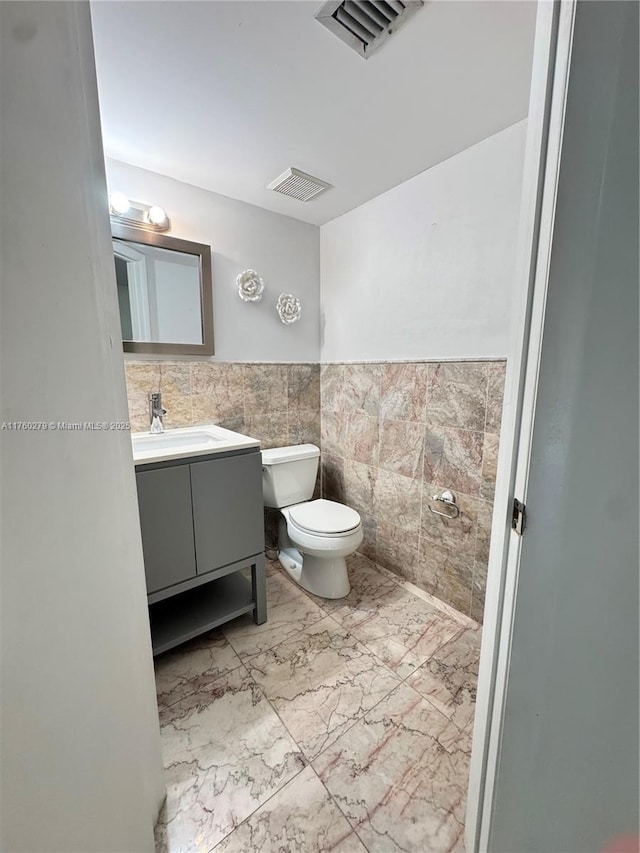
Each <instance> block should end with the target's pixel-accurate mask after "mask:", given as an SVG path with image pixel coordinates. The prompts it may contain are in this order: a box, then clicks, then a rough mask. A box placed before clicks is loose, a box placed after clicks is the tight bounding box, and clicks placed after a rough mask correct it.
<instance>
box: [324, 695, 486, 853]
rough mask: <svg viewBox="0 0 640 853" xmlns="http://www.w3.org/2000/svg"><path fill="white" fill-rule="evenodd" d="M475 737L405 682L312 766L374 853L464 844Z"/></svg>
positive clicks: (422, 851) (435, 852)
mask: <svg viewBox="0 0 640 853" xmlns="http://www.w3.org/2000/svg"><path fill="white" fill-rule="evenodd" d="M469 752H470V737H469V735H468V734H466V733H464V732H460V730H459V729H458V728H457V727H456V726H454V725H453V723H451V722H450V721H449V720H448V719H447V718H446V717H445V716H444V715H443V714H441V713H440V712H439V711H437V710H436V709H435V708H434V707H433V706H432V705H430V704H429V703H428V702H427V701H426V700H425V699H423V698H422V697H421V696H420V695H419V694H418V693H416V691H415V690H413V689H412V688H411V687H408V686H407V685H406V684H401V685H400V686H399V687H398V688H396V690H394V691H393V692H392V693H391V694H390V695H389V696H387V697H386V698H385V699H383V700H382V701H381V702H380V703H379V704H378V705H376V707H375V708H373V709H372V710H371V711H370V712H369V713H367V714H366V715H365V716H364V717H363V718H362V719H361V720H359V721H358V722H357V723H356V724H355V725H354V726H353V727H352V728H351V729H350V730H349V731H348V732H347V733H346V734H345V735H344V736H342V737H341V738H340V739H339V740H338V741H337V742H336V743H334V744H333V745H332V746H330V747H329V748H328V749H327V750H325V751H324V752H323V753H322V754H321V755H320V756H318V757H317V758H316V759H314V761H313V762H312V763H313V767H314V769H315V770H316V771H317V773H318V775H319V776H320V779H321V780H322V781H323V782H324V784H325V786H326V787H327V789H328V790H329V792H330V793H331V795H332V796H333V798H334V800H335V801H336V802H337V803H338V805H339V806H340V810H341V811H342V812H343V814H345V815H346V816H347V818H348V820H349V822H350V823H351V825H352V826H353V827H354V829H355V830H356V832H357V833H358V836H359V837H360V838H361V839H362V841H363V842H364V844H365V846H366V848H367V850H368V851H370V853H394V851H403V853H406V851H415V853H427V851H428V853H440V851H442V853H444V851H448V853H450V851H461V850H463V849H464V848H463V843H464V842H463V830H464V813H465V798H466V788H467V778H468V765H469Z"/></svg>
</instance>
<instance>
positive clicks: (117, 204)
mask: <svg viewBox="0 0 640 853" xmlns="http://www.w3.org/2000/svg"><path fill="white" fill-rule="evenodd" d="M109 205H110V207H111V210H112V211H113V213H118V214H119V215H120V216H123V215H124V214H125V213H126V212H127V211H128V210H129V207H130V205H129V199H128V198H127V197H126V195H125V194H124V193H111V195H110V196H109Z"/></svg>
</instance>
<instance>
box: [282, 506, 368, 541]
mask: <svg viewBox="0 0 640 853" xmlns="http://www.w3.org/2000/svg"><path fill="white" fill-rule="evenodd" d="M288 517H289V521H290V522H291V523H292V524H293V525H294V527H296V528H298V530H301V531H302V532H303V533H308V534H311V535H312V536H313V535H315V536H329V537H331V538H333V537H334V536H347V535H349V534H350V533H352V532H353V531H354V530H356V529H357V528H358V527H359V526H360V516H359V515H358V513H357V512H356V511H355V509H351V508H350V507H348V506H345V505H344V504H340V503H336V502H335V501H328V500H324V499H323V498H320V499H319V500H315V501H305V503H301V504H295V505H294V506H292V507H288Z"/></svg>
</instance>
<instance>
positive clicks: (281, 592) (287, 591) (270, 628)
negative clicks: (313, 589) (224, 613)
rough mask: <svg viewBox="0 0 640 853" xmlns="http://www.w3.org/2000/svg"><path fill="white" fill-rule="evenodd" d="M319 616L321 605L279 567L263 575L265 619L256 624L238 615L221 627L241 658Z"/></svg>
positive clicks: (246, 617) (268, 646) (322, 615)
mask: <svg viewBox="0 0 640 853" xmlns="http://www.w3.org/2000/svg"><path fill="white" fill-rule="evenodd" d="M272 568H273V567H272ZM323 617H324V611H323V610H322V608H321V607H320V606H319V605H318V604H316V603H314V602H313V601H312V600H311V598H310V597H309V596H308V595H305V594H304V592H303V591H302V590H301V589H300V588H299V587H297V586H296V585H295V584H294V583H293V581H291V580H289V578H288V577H286V576H285V574H284V570H283V569H282V568H279V569H278V568H276V569H275V570H271V571H269V573H268V576H267V621H266V622H264V623H263V624H262V625H256V624H255V622H254V621H253V618H252V617H251V616H242V617H240V618H239V619H234V620H233V622H230V623H229V624H228V625H225V626H224V628H223V629H222V630H223V633H224V636H225V638H226V639H227V641H228V642H229V643H230V644H231V647H232V648H233V649H234V650H235V652H236V653H237V654H238V655H239V656H240V657H241V658H242V659H243V660H244V659H245V658H248V657H250V656H251V655H256V654H259V653H260V652H265V651H267V649H270V648H272V647H273V646H275V645H276V644H277V643H281V642H283V641H284V640H288V639H289V638H291V637H296V636H297V635H298V634H299V633H300V631H302V630H303V629H304V628H306V627H307V626H308V625H312V624H313V623H314V622H318V621H319V620H320V619H322V618H323Z"/></svg>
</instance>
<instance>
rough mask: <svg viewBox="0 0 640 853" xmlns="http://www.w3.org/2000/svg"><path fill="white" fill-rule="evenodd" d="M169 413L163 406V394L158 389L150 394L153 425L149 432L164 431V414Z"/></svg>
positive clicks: (150, 411) (150, 416) (150, 417)
mask: <svg viewBox="0 0 640 853" xmlns="http://www.w3.org/2000/svg"><path fill="white" fill-rule="evenodd" d="M166 414H167V410H166V409H163V408H162V394H161V393H160V392H159V391H158V392H156V393H152V394H149V420H150V421H151V427H150V429H149V432H152V433H155V434H157V433H160V432H164V425H163V423H162V416H163V415H166Z"/></svg>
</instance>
